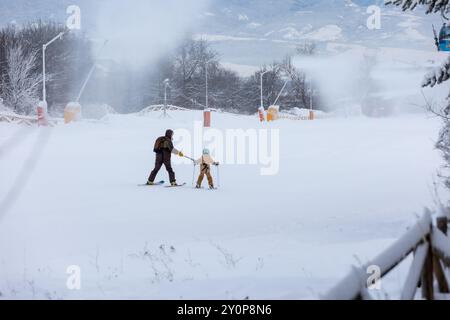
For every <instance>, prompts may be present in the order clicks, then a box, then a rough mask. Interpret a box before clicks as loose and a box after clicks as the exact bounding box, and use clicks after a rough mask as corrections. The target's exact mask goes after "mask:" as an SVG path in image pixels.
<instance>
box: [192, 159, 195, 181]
mask: <svg viewBox="0 0 450 320" xmlns="http://www.w3.org/2000/svg"><path fill="white" fill-rule="evenodd" d="M194 182H195V163H194V169H193V170H192V186H194Z"/></svg>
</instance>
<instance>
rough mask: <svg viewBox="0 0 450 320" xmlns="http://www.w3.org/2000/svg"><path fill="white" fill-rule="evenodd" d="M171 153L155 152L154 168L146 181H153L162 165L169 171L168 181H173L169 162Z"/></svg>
mask: <svg viewBox="0 0 450 320" xmlns="http://www.w3.org/2000/svg"><path fill="white" fill-rule="evenodd" d="M171 157H172V154H171V153H170V152H161V153H157V154H156V160H155V169H153V171H152V173H151V174H150V177H149V178H148V181H150V182H155V179H156V176H157V174H158V172H159V170H160V169H161V167H162V165H164V166H165V167H166V170H167V172H168V173H169V179H170V183H172V182H175V181H176V179H175V172H173V169H172V164H171V161H170V160H171Z"/></svg>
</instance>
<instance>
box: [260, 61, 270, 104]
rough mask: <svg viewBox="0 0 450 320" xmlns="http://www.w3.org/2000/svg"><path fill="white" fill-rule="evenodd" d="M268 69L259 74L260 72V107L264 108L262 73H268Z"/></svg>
mask: <svg viewBox="0 0 450 320" xmlns="http://www.w3.org/2000/svg"><path fill="white" fill-rule="evenodd" d="M269 72H270V71H269V70H267V71H264V72H261V74H260V78H261V108H262V109H264V98H263V77H264V75H265V74H266V73H269Z"/></svg>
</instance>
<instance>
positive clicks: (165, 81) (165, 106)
mask: <svg viewBox="0 0 450 320" xmlns="http://www.w3.org/2000/svg"><path fill="white" fill-rule="evenodd" d="M169 83H170V80H169V79H166V80H164V114H163V117H164V118H166V117H167V87H169V86H170V84H169Z"/></svg>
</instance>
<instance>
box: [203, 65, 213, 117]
mask: <svg viewBox="0 0 450 320" xmlns="http://www.w3.org/2000/svg"><path fill="white" fill-rule="evenodd" d="M212 60H213V59H209V60H208V61H206V62H205V86H206V102H205V106H206V109H208V65H209V63H210V62H211V61H212Z"/></svg>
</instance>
